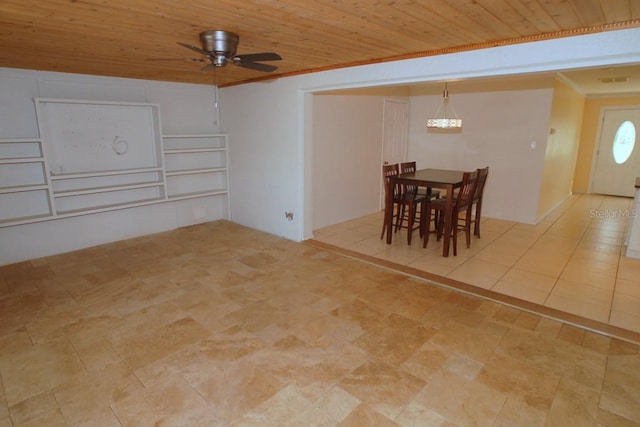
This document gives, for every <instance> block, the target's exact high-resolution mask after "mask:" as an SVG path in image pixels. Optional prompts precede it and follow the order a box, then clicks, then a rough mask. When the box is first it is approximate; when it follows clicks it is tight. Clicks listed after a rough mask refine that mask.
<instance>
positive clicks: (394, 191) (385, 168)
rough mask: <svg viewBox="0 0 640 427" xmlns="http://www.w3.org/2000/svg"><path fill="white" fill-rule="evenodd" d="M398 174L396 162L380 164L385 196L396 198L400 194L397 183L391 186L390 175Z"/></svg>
mask: <svg viewBox="0 0 640 427" xmlns="http://www.w3.org/2000/svg"><path fill="white" fill-rule="evenodd" d="M399 174H400V169H399V167H398V164H397V163H395V164H392V165H382V177H383V179H384V194H385V197H393V198H396V197H398V196H399V195H400V188H399V186H398V185H394V186H393V188H391V187H392V185H391V179H390V178H391V177H393V176H398V175H399Z"/></svg>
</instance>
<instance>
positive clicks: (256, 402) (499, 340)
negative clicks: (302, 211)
mask: <svg viewBox="0 0 640 427" xmlns="http://www.w3.org/2000/svg"><path fill="white" fill-rule="evenodd" d="M498 225H501V226H504V227H505V229H506V228H512V227H513V225H512V226H511V227H507V226H506V225H505V224H502V223H496V225H495V226H494V227H492V226H491V222H488V223H487V226H486V228H485V230H483V232H486V233H487V234H486V240H489V239H490V236H491V235H492V234H498V235H499V234H500V231H499V229H498ZM492 228H493V230H492ZM523 231H524V233H523V234H524V235H527V234H530V233H531V232H532V230H529V233H527V232H526V231H527V230H526V229H525V230H523ZM503 232H504V231H503ZM522 238H524V237H522ZM483 239H485V237H484V236H483ZM496 239H497V237H495V238H494V239H492V240H496ZM483 241H485V240H483ZM474 246H479V245H474ZM398 251H399V252H401V251H402V248H401V247H398ZM461 259H463V257H459V258H458V260H461ZM454 261H456V260H455V259H453V258H452V259H450V260H449V261H446V262H454ZM446 262H445V264H446ZM486 262H494V261H486ZM602 268H604V267H602ZM523 271H525V272H526V271H527V270H524V269H523ZM567 277H569V278H567V279H566V280H567V281H570V280H569V279H570V276H567ZM525 279H526V277H518V276H514V277H513V278H512V279H511V280H513V281H514V282H518V280H520V281H524V283H527V281H526V280H525ZM541 283H542V284H541V285H540V286H542V285H543V284H544V283H543V281H542V282H541ZM639 350H640V347H639V345H638V344H636V343H631V342H628V341H625V340H621V339H617V338H612V337H610V336H606V335H602V334H598V333H595V332H593V331H589V330H584V329H581V328H578V327H575V326H571V325H568V324H564V323H562V322H559V321H556V320H553V319H550V318H548V317H544V316H540V315H536V314H534V313H531V312H528V311H523V310H519V309H516V308H513V307H509V306H506V305H503V304H500V303H497V302H494V301H490V300H487V299H483V298H478V297H475V296H471V295H468V294H464V293H460V292H458V291H455V290H452V289H449V288H445V287H440V286H437V285H435V284H432V283H429V282H428V281H425V280H423V279H419V278H415V277H409V276H408V275H406V274H403V273H399V272H395V271H392V270H390V269H387V268H384V267H381V266H378V265H375V264H372V263H368V262H362V261H360V260H357V259H353V258H350V257H345V256H343V255H340V254H338V253H336V252H333V251H329V250H324V249H321V248H318V247H317V246H315V245H313V244H311V243H294V242H290V241H287V240H284V239H281V238H278V237H275V236H271V235H268V234H265V233H261V232H257V231H254V230H250V229H248V228H245V227H241V226H238V225H236V224H233V223H230V222H226V221H218V222H214V223H208V224H201V225H197V226H194V227H189V228H183V229H179V230H175V231H171V232H167V233H161V234H157V235H153V236H146V237H142V238H137V239H132V240H126V241H121V242H117V243H113V244H108V245H102V246H98V247H95V248H90V249H86V250H82V251H77V252H72V253H68V254H63V255H58V256H53V257H48V258H42V259H36V260H32V261H29V262H23V263H19V264H15V265H10V266H5V267H0V380H1V382H0V426H2V427H5V426H12V427H18V426H38V427H41V426H101V427H102V426H106V427H109V426H176V427H177V426H305V427H306V426H459V427H464V426H527V427H529V426H562V427H566V426H569V425H570V426H605V425H608V426H639V425H640V351H639Z"/></svg>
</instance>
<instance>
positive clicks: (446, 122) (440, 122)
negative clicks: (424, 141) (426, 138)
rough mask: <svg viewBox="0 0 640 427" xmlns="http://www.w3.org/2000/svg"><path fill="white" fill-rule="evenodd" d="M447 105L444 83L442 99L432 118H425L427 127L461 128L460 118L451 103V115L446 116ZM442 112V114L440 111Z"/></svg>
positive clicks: (447, 92) (447, 93) (447, 95)
mask: <svg viewBox="0 0 640 427" xmlns="http://www.w3.org/2000/svg"><path fill="white" fill-rule="evenodd" d="M448 106H449V90H448V89H447V84H446V83H445V84H444V92H443V93H442V101H441V102H440V106H439V107H438V110H436V114H435V116H434V117H433V118H428V119H427V128H432V129H460V128H462V119H461V118H460V117H458V114H457V113H456V110H455V109H454V108H453V105H451V111H452V112H453V116H450V115H449V117H447V107H448ZM441 112H442V115H440V113H441Z"/></svg>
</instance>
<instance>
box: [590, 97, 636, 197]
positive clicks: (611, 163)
mask: <svg viewBox="0 0 640 427" xmlns="http://www.w3.org/2000/svg"><path fill="white" fill-rule="evenodd" d="M601 117H602V120H601V122H600V132H599V140H598V143H597V151H596V155H595V162H594V169H593V173H592V184H591V192H592V193H598V194H607V195H613V196H625V197H633V195H634V193H635V188H634V184H635V179H636V177H638V176H640V144H639V143H638V136H639V135H640V108H638V107H628V108H626V107H625V108H622V107H619V108H615V109H614V108H611V109H605V110H603V113H602V115H601Z"/></svg>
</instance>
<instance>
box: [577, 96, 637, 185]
mask: <svg viewBox="0 0 640 427" xmlns="http://www.w3.org/2000/svg"><path fill="white" fill-rule="evenodd" d="M616 110H640V105H635V104H634V105H608V106H604V107H600V113H599V114H598V127H597V128H596V139H595V141H594V142H593V154H592V155H591V170H590V171H589V186H588V187H587V191H588V193H589V194H593V182H594V181H595V177H596V176H595V174H596V162H597V161H598V153H600V146H601V145H602V130H603V127H604V115H605V113H606V112H607V111H616ZM639 130H640V129H639ZM638 136H640V134H637V135H636V138H638ZM639 149H640V147H639Z"/></svg>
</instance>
